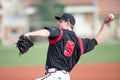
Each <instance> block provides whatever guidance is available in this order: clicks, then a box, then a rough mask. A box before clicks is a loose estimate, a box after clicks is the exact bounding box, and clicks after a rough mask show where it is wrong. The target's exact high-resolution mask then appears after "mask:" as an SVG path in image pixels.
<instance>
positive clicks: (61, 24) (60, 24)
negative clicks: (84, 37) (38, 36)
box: [57, 19, 67, 29]
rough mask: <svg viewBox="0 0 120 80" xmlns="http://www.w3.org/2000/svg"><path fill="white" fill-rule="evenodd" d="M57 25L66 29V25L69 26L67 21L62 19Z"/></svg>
mask: <svg viewBox="0 0 120 80" xmlns="http://www.w3.org/2000/svg"><path fill="white" fill-rule="evenodd" d="M57 26H58V27H59V28H63V29H65V27H66V26H67V21H65V20H62V19H61V20H59V21H58V23H57Z"/></svg>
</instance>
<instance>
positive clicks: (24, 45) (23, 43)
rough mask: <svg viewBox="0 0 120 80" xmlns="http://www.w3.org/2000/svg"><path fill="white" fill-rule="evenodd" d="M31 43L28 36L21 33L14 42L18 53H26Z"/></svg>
mask: <svg viewBox="0 0 120 80" xmlns="http://www.w3.org/2000/svg"><path fill="white" fill-rule="evenodd" d="M33 45H34V43H33V42H32V41H31V40H30V38H28V37H26V36H24V35H21V36H20V37H19V40H18V41H17V43H16V47H17V48H18V50H19V55H21V54H24V53H26V52H27V51H28V50H29V49H30V48H31V47H32V46H33Z"/></svg>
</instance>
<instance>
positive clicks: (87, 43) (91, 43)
mask: <svg viewBox="0 0 120 80" xmlns="http://www.w3.org/2000/svg"><path fill="white" fill-rule="evenodd" d="M82 41H83V46H84V53H87V52H89V51H91V50H92V49H94V47H95V46H96V45H97V41H96V40H95V39H89V38H85V39H82Z"/></svg>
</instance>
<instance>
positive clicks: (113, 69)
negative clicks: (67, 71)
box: [0, 0, 120, 80]
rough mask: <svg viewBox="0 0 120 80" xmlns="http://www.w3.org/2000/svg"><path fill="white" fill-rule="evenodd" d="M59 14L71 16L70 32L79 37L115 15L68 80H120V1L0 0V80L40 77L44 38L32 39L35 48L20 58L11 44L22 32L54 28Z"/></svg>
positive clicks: (89, 34)
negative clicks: (72, 23) (100, 37)
mask: <svg viewBox="0 0 120 80" xmlns="http://www.w3.org/2000/svg"><path fill="white" fill-rule="evenodd" d="M63 13H70V14H72V15H74V17H75V19H76V24H75V27H74V31H75V33H76V34H77V35H78V36H80V37H82V38H85V37H89V38H92V37H94V36H95V35H96V34H97V32H98V30H99V29H100V27H101V25H102V22H103V20H104V17H105V16H106V15H107V14H109V13H113V14H114V15H115V19H114V21H112V22H111V23H109V24H108V27H107V28H106V30H105V33H104V35H103V42H102V43H101V44H99V45H98V46H96V47H95V49H94V50H92V51H91V52H89V54H87V55H86V54H85V55H83V56H81V58H80V60H79V62H78V64H81V65H80V68H79V69H76V68H75V69H76V70H75V69H74V70H73V72H75V73H72V75H73V76H74V75H75V76H74V77H72V78H73V79H72V80H78V79H81V80H120V0H0V80H34V79H35V78H37V77H40V75H44V71H43V70H44V68H41V67H40V66H41V65H42V67H43V65H45V62H46V55H47V48H48V41H47V39H44V38H38V37H36V38H33V37H32V38H31V39H32V40H33V41H34V43H35V46H33V47H32V48H31V49H30V50H29V51H28V52H27V53H25V54H24V55H21V57H20V56H19V51H18V49H17V48H16V45H15V43H16V42H17V40H18V37H19V36H20V35H22V34H24V33H27V32H30V31H34V30H38V29H43V28H44V27H56V23H57V20H55V18H54V16H61V15H62V14H63ZM93 63H94V64H93ZM91 64H92V65H91ZM105 64H106V65H105ZM38 65H39V66H38ZM100 65H101V66H100ZM21 66H22V67H21ZM26 66H27V67H26ZM31 66H33V67H31ZM36 66H38V67H36ZM24 68H25V69H24ZM86 70H87V71H86ZM77 72H78V73H77ZM16 73H17V74H16ZM76 75H77V76H76ZM95 75H97V76H95Z"/></svg>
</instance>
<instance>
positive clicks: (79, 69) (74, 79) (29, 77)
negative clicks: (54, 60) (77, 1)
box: [0, 63, 120, 80]
mask: <svg viewBox="0 0 120 80" xmlns="http://www.w3.org/2000/svg"><path fill="white" fill-rule="evenodd" d="M44 72H45V70H44V66H22V67H0V80H35V79H36V78H39V77H42V76H44ZM70 76H71V80H120V63H112V64H111V63H107V64H106V63H104V64H79V65H76V66H75V67H74V68H73V70H72V71H71V72H70Z"/></svg>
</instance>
